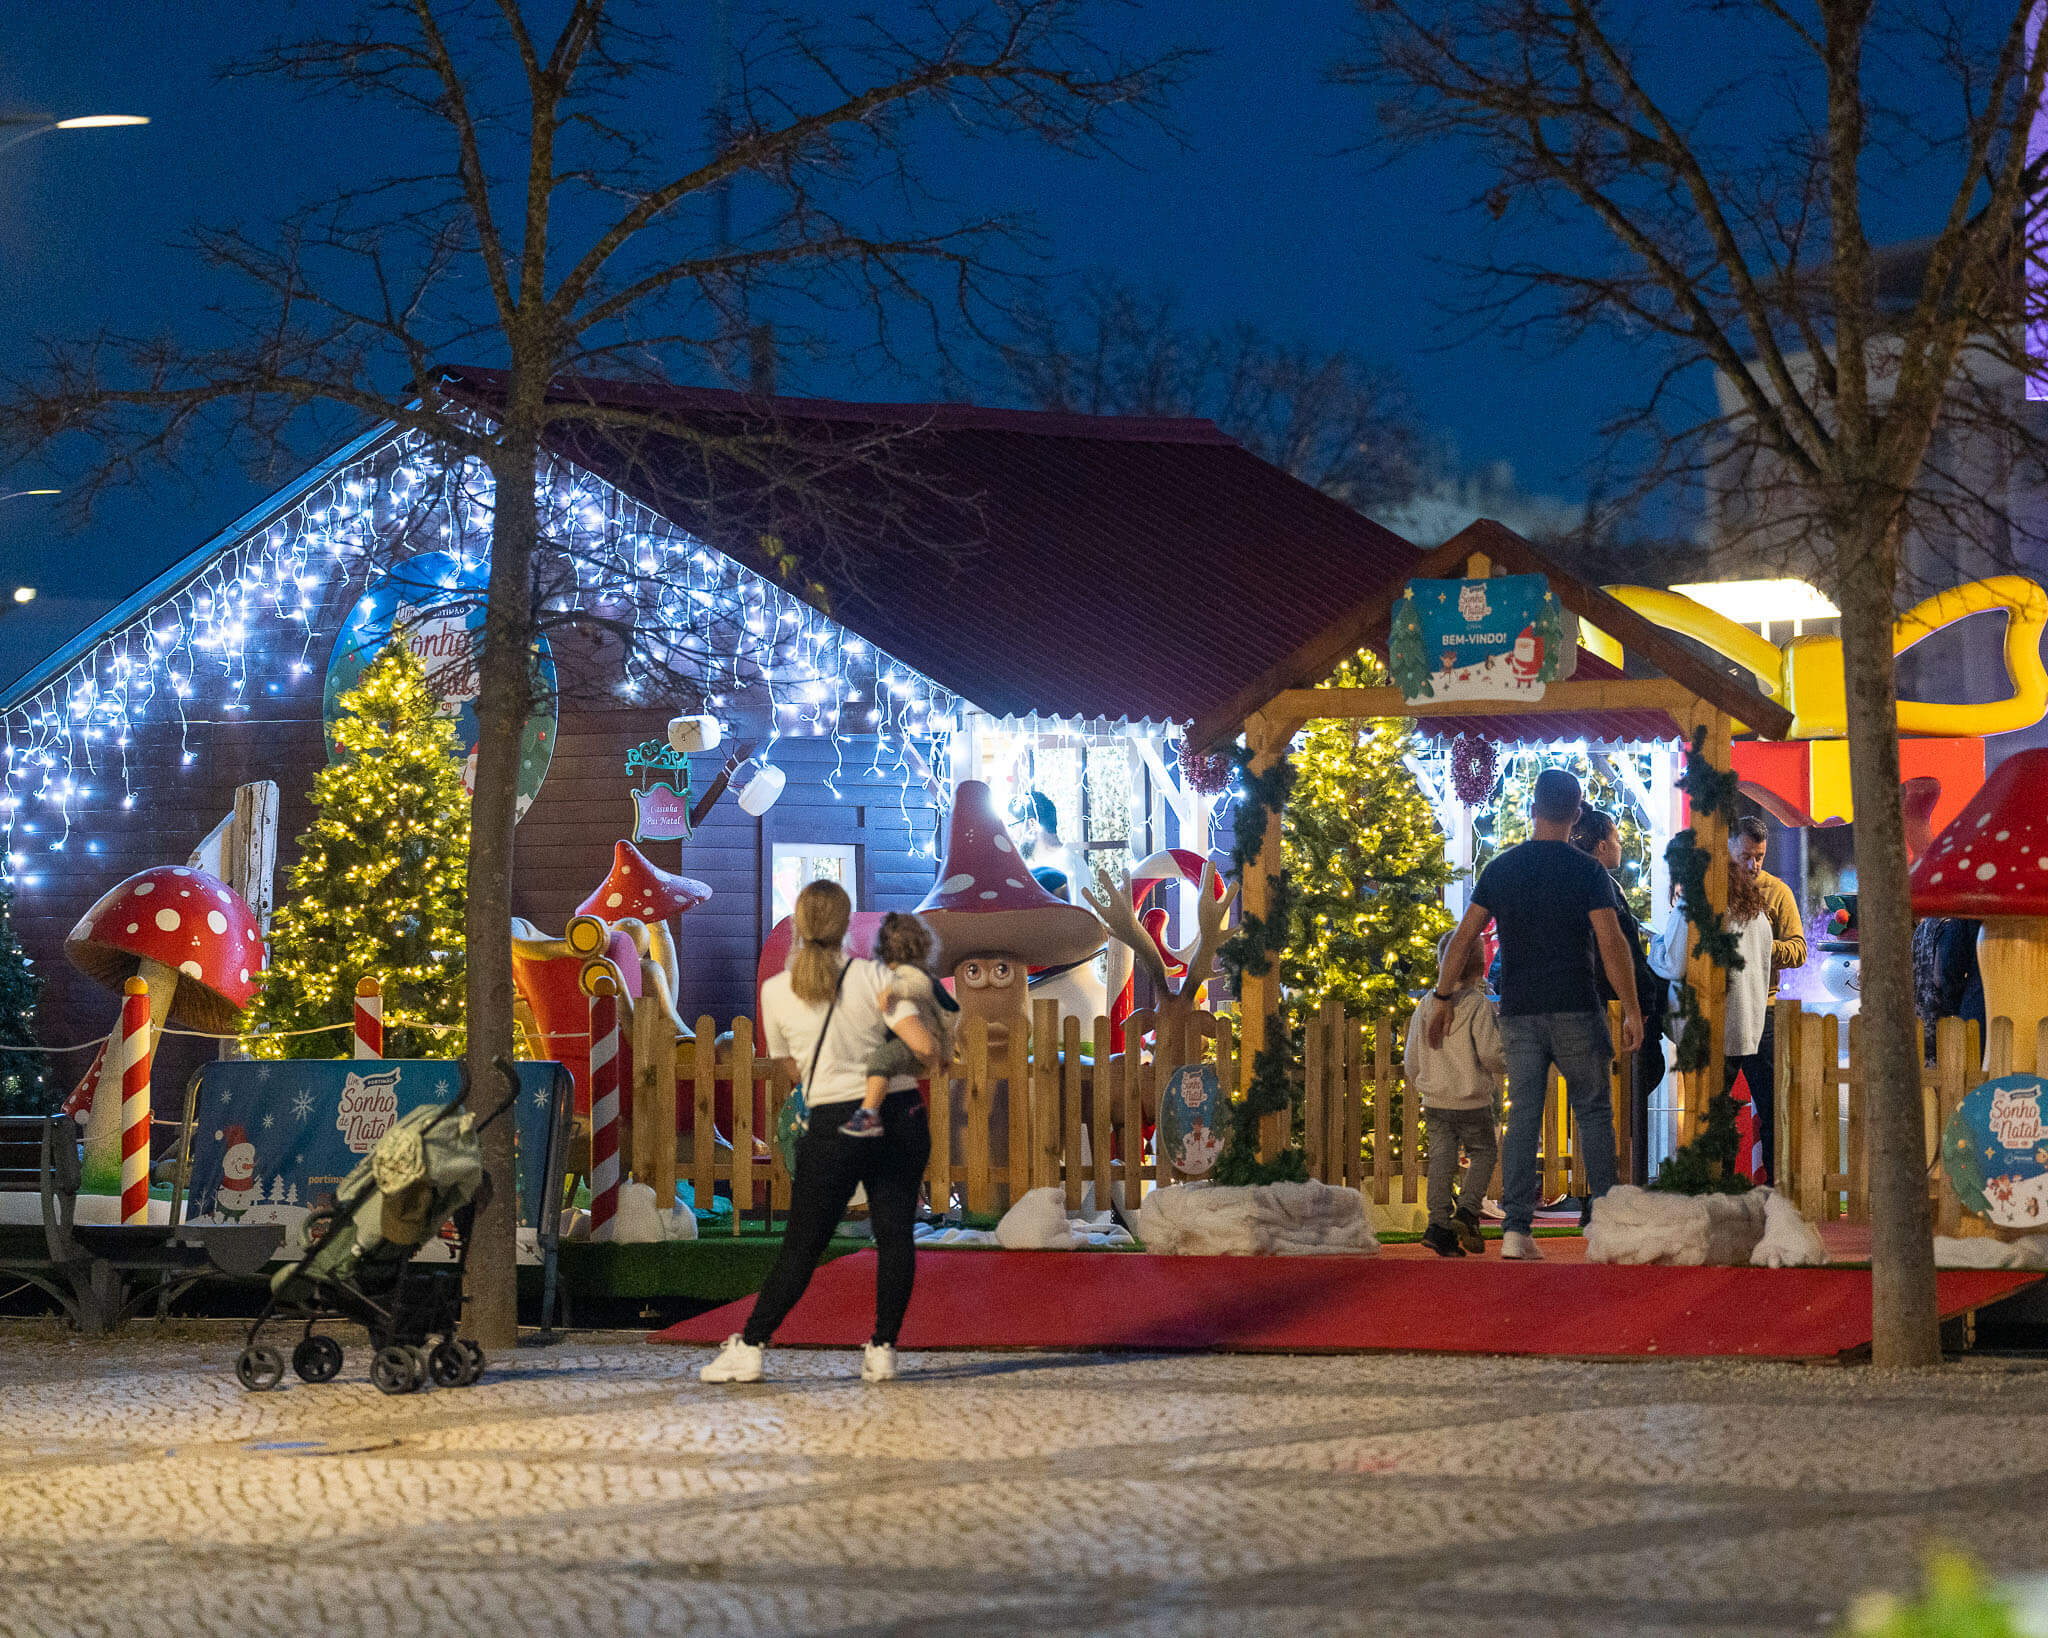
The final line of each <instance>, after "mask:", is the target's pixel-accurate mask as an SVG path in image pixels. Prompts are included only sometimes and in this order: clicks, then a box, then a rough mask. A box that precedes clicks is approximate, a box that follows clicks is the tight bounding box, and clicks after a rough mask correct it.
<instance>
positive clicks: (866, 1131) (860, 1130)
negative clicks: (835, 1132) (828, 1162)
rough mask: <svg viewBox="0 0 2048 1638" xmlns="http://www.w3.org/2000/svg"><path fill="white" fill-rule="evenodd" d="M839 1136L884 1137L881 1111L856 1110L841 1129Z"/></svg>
mask: <svg viewBox="0 0 2048 1638" xmlns="http://www.w3.org/2000/svg"><path fill="white" fill-rule="evenodd" d="M839 1135H840V1136H841V1137H880V1136H881V1135H882V1116H881V1113H880V1111H878V1110H874V1109H867V1108H861V1109H856V1110H855V1111H854V1112H853V1113H852V1114H851V1115H849V1116H848V1117H847V1119H846V1123H845V1124H844V1125H843V1126H841V1127H840V1128H839Z"/></svg>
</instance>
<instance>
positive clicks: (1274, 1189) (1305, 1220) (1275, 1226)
mask: <svg viewBox="0 0 2048 1638" xmlns="http://www.w3.org/2000/svg"><path fill="white" fill-rule="evenodd" d="M1137 1230H1138V1238H1139V1240H1141V1241H1142V1242H1143V1243H1144V1246H1145V1249H1146V1250H1147V1251H1161V1252H1166V1253H1168V1254H1169V1255H1173V1256H1182V1257H1204V1256H1206V1257H1214V1256H1228V1257H1269V1256H1275V1255H1279V1256H1295V1255H1305V1254H1306V1255H1313V1254H1316V1253H1323V1252H1347V1253H1351V1254H1354V1255H1356V1254H1358V1253H1361V1252H1362V1253H1364V1254H1365V1255H1367V1256H1371V1255H1372V1254H1373V1253H1375V1252H1377V1251H1378V1250H1379V1249H1380V1243H1379V1241H1378V1240H1377V1239H1375V1238H1374V1237H1373V1232H1372V1225H1371V1224H1370V1223H1368V1222H1367V1220H1366V1214H1365V1196H1363V1195H1362V1194H1360V1193H1359V1192H1358V1191H1357V1190H1356V1189H1340V1188H1333V1187H1331V1186H1330V1185H1329V1184H1327V1183H1263V1184H1260V1185H1259V1186H1258V1187H1256V1188H1226V1187H1224V1186H1222V1185H1220V1184H1215V1183H1170V1184H1168V1185H1167V1186H1166V1187H1165V1188H1163V1189H1154V1190H1153V1191H1152V1192H1151V1193H1150V1194H1148V1195H1146V1196H1145V1204H1144V1205H1143V1206H1141V1207H1140V1208H1139V1210H1138V1222H1137Z"/></svg>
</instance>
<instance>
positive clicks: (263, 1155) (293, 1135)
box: [186, 1058, 568, 1254]
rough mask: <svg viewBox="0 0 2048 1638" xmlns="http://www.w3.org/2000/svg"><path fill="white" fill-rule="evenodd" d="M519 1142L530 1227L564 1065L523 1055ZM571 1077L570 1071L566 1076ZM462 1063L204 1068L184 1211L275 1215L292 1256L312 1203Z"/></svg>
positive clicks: (206, 1217)
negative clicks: (530, 1059)
mask: <svg viewBox="0 0 2048 1638" xmlns="http://www.w3.org/2000/svg"><path fill="white" fill-rule="evenodd" d="M518 1067H519V1105H518V1108H517V1110H516V1111H514V1116H515V1122H516V1123H515V1127H514V1132H515V1136H514V1139H513V1142H514V1146H515V1149H516V1152H517V1155H518V1167H519V1203H520V1214H519V1219H520V1221H521V1222H522V1223H526V1224H529V1225H531V1224H533V1223H534V1222H535V1217H536V1208H537V1207H538V1205H539V1202H540V1199H541V1196H542V1194H543V1193H544V1192H545V1188H544V1181H543V1180H544V1178H545V1175H546V1166H547V1150H548V1133H549V1130H550V1128H551V1123H552V1122H553V1121H554V1120H555V1119H556V1118H557V1111H556V1100H557V1082H556V1075H557V1071H558V1069H559V1066H558V1065H556V1064H553V1063H522V1064H520V1065H519V1066H518ZM561 1079H562V1084H564V1085H566V1084H567V1080H568V1077H567V1076H566V1075H563V1076H562V1078H561ZM461 1084H462V1071H461V1066H460V1065H458V1064H453V1063H446V1062H443V1061H441V1060H439V1059H430V1058H310V1059H295V1060H291V1061H287V1062H284V1063H276V1062H250V1061H247V1060H234V1061H228V1062H222V1063H213V1064H208V1065H207V1066H206V1069H205V1072H204V1074H203V1075H202V1077H201V1080H200V1084H199V1106H198V1128H197V1130H196V1132H195V1133H194V1135H193V1140H192V1172H191V1178H192V1182H191V1188H190V1198H189V1201H188V1203H187V1206H186V1217H187V1220H188V1221H190V1220H197V1221H202V1222H223V1223H277V1224H281V1225H283V1227H284V1228H285V1231H286V1233H285V1242H286V1250H287V1251H288V1252H290V1253H293V1254H296V1252H297V1251H298V1250H301V1249H303V1247H302V1246H301V1245H300V1244H299V1239H300V1236H299V1232H298V1231H299V1228H300V1225H302V1224H303V1223H304V1222H305V1220H306V1216H307V1214H308V1213H309V1212H312V1211H314V1210H316V1209H318V1208H319V1207H321V1206H326V1205H332V1204H333V1203H334V1192H335V1189H336V1188H337V1187H338V1186H339V1185H340V1183H341V1180H342V1179H343V1178H345V1177H346V1176H348V1174H349V1173H350V1172H352V1171H354V1170H355V1168H356V1166H357V1165H358V1164H359V1163H360V1162H361V1161H362V1160H363V1159H364V1158H365V1157H366V1156H367V1155H368V1154H369V1153H370V1151H371V1150H372V1149H374V1148H376V1146H377V1140H378V1139H379V1138H380V1137H382V1136H383V1135H384V1133H385V1132H386V1131H387V1130H388V1129H389V1128H390V1126H391V1124H392V1123H393V1122H394V1121H396V1120H397V1119H398V1118H399V1117H400V1116H401V1115H404V1114H408V1113H410V1112H411V1111H412V1110H414V1109H416V1108H418V1107H419V1106H420V1105H421V1104H444V1103H446V1102H448V1100H449V1099H450V1098H452V1097H454V1096H455V1093H456V1090H457V1089H458V1088H459V1087H460V1086H461Z"/></svg>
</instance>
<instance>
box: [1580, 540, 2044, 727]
mask: <svg viewBox="0 0 2048 1638" xmlns="http://www.w3.org/2000/svg"><path fill="white" fill-rule="evenodd" d="M1606 591H1607V593H1608V595H1609V596H1611V597H1612V598H1614V599H1615V601H1617V602H1619V603H1622V604H1624V605H1625V606H1627V607H1628V608H1630V609H1633V610H1634V611H1635V612H1636V613H1637V614H1640V615H1641V616H1642V617H1643V618H1644V619H1645V620H1648V621H1649V622H1650V623H1651V624H1652V625H1658V626H1663V627H1664V628H1665V629H1666V630H1669V631H1675V632H1678V633H1679V634H1680V635H1682V636H1686V637H1691V638H1693V639H1695V640H1696V641H1698V642H1701V643H1704V644H1705V645H1706V646H1707V647H1708V648H1710V649H1712V650H1713V651H1714V652H1715V653H1716V654H1719V655H1722V656H1723V657H1725V658H1727V659H1730V660H1733V661H1734V662H1735V663H1736V664H1737V665H1739V666H1741V667H1743V668H1744V669H1745V670H1747V671H1750V672H1752V673H1754V674H1755V676H1756V680H1757V684H1758V686H1759V687H1760V688H1761V689H1762V691H1763V692H1764V693H1765V694H1768V695H1770V696H1771V697H1772V698H1773V699H1776V700H1778V701H1780V702H1781V703H1782V704H1783V705H1784V707H1785V708H1786V710H1788V711H1790V712H1791V713H1792V732H1791V734H1790V735H1789V736H1788V737H1789V738H1792V739H1840V738H1841V737H1842V736H1843V735H1845V734H1846V733H1847V732H1848V731H1849V728H1848V707H1847V702H1846V700H1845V698H1844V693H1843V684H1842V642H1841V639H1840V638H1839V637H1795V638H1793V639H1792V641H1791V642H1789V643H1787V644H1786V645H1785V646H1784V647H1783V648H1779V647H1778V646H1777V645H1776V644H1775V643H1772V642H1770V641H1769V640H1768V639H1766V638H1764V637H1760V636H1758V635H1757V633H1755V632H1754V631H1751V630H1750V629H1749V628H1748V627H1747V626H1740V625H1737V624H1736V623H1735V622H1734V621H1733V620H1731V619H1729V618H1728V617H1727V616H1726V615H1724V614H1718V613H1716V612H1715V611H1714V610H1713V609H1710V608H1708V607H1707V606H1706V605H1705V604H1703V603H1697V602H1695V601H1693V599H1692V598H1690V597H1687V596H1685V595H1684V594H1683V593H1681V592H1674V591H1660V590H1658V589H1657V588H1655V587H1653V586H1609V587H1607V588H1606ZM1994 609H2003V610H2004V611H2005V616H2006V620H2005V675H2006V679H2007V681H2008V682H2009V683H2010V684H2011V687H2012V693H2011V694H2009V695H2008V696H2007V697H2006V698H2004V699H2002V700H1993V701H1991V702H1990V703H1988V704H1983V705H1944V704H1939V703H1937V702H1934V701H1931V700H1901V701H1899V732H1900V733H1901V734H1933V735H1967V734H1975V735H1982V734H2004V733H2010V732H2012V731H2013V730H2014V729H2016V728H2031V727H2032V726H2033V725H2034V724H2035V723H2037V722H2039V721H2040V720H2041V718H2042V716H2043V715H2044V714H2048V668H2044V667H2043V666H2042V663H2041V634H2042V632H2043V631H2044V630H2048V591H2043V590H2042V589H2041V587H2039V586H2037V585H2035V584H2034V582H2033V581H2031V580H2028V579H2026V578H2024V577H2023V576H2020V575H2015V574H2002V575H1994V576H1992V577H1991V578H1990V579H1988V580H1972V581H1970V582H1969V583H1968V584H1967V585H1962V586H1956V587H1953V588H1951V589H1950V590H1948V591H1945V592H1937V593H1936V594H1935V595H1934V596H1932V597H1930V598H1928V599H1927V600H1926V601H1925V602H1923V603H1919V604H1916V605H1915V606H1914V607H1912V608H1910V609H1908V610H1907V611H1906V612H1905V613H1904V614H1902V615H1900V616H1899V618H1898V619H1897V620H1895V621H1894V622H1892V652H1893V653H1894V654H1903V653H1905V652H1906V650H1907V649H1909V648H1911V647H1912V646H1913V645H1914V644H1915V643H1919V642H1922V641H1924V640H1925V639H1927V638H1929V637H1931V636H1933V635H1934V633H1935V632H1937V631H1940V630H1941V629H1942V628H1943V627H1944V626H1952V625H1954V624H1955V623H1956V622H1957V621H1958V620H1961V619H1963V618H1964V617H1965V616H1967V615H1972V614H1983V613H1987V612H1989V611H1991V610H1994ZM1584 629H1585V636H1584V638H1583V639H1582V640H1583V641H1584V643H1585V646H1586V647H1587V648H1588V649H1590V650H1591V651H1592V652H1593V653H1595V654H1598V655H1600V656H1601V657H1602V658H1603V659H1608V660H1611V661H1613V662H1614V663H1615V664H1617V665H1618V664H1619V663H1620V646H1619V645H1618V644H1616V643H1615V642H1614V640H1613V639H1612V638H1611V637H1609V636H1608V635H1607V634H1606V633H1605V632H1602V631H1596V630H1593V629H1592V628H1590V627H1587V628H1584Z"/></svg>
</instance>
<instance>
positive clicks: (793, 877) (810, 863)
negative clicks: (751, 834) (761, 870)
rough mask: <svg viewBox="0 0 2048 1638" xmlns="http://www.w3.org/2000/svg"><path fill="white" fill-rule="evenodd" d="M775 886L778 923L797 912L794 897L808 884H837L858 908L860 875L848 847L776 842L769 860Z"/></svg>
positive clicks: (851, 846) (774, 918) (847, 844)
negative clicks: (820, 882) (821, 882)
mask: <svg viewBox="0 0 2048 1638" xmlns="http://www.w3.org/2000/svg"><path fill="white" fill-rule="evenodd" d="M770 867H771V877H772V880H773V882H774V894H775V901H774V910H775V914H774V916H773V917H772V918H771V919H772V920H775V921H780V920H781V919H782V918H783V917H784V916H787V915H789V914H791V913H792V912H793V911H794V910H795V909H796V896H797V894H799V893H801V892H802V891H803V890H804V887H805V885H806V884H807V883H810V882H819V881H823V882H837V883H838V884H839V885H840V886H841V887H843V888H845V889H846V896H847V897H848V898H849V899H851V900H853V907H854V909H856V910H858V909H859V908H860V871H859V869H858V868H857V865H856V862H855V858H854V849H853V845H852V844H851V843H842V842H777V843H775V844H774V853H773V856H772V858H771V859H770Z"/></svg>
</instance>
